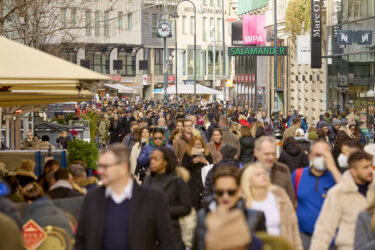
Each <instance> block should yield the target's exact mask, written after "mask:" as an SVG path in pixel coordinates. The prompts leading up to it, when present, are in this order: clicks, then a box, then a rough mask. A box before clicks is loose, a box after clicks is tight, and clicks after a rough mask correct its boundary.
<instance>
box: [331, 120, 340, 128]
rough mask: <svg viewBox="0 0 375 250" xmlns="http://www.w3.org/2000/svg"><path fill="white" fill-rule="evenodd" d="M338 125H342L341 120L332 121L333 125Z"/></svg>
mask: <svg viewBox="0 0 375 250" xmlns="http://www.w3.org/2000/svg"><path fill="white" fill-rule="evenodd" d="M336 125H341V121H340V120H335V121H334V122H332V127H334V126H336Z"/></svg>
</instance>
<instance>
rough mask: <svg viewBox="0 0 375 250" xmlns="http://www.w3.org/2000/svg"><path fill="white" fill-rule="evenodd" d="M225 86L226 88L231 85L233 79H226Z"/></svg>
mask: <svg viewBox="0 0 375 250" xmlns="http://www.w3.org/2000/svg"><path fill="white" fill-rule="evenodd" d="M226 86H227V88H231V87H233V80H226Z"/></svg>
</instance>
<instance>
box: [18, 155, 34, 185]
mask: <svg viewBox="0 0 375 250" xmlns="http://www.w3.org/2000/svg"><path fill="white" fill-rule="evenodd" d="M34 172H35V161H33V160H30V159H26V160H22V162H21V167H20V168H19V169H17V171H16V177H17V179H18V181H19V182H20V185H21V187H24V186H26V185H27V184H28V183H31V182H34V181H36V180H37V179H38V178H37V177H36V175H35V173H34Z"/></svg>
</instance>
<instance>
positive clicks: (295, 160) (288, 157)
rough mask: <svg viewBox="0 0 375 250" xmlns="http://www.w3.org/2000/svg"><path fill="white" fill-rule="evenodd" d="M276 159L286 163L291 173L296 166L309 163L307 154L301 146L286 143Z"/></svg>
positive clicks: (303, 165) (299, 166)
mask: <svg viewBox="0 0 375 250" xmlns="http://www.w3.org/2000/svg"><path fill="white" fill-rule="evenodd" d="M278 161H279V162H281V163H284V164H285V165H287V166H288V167H289V170H290V172H291V173H293V171H294V170H296V169H297V168H301V167H306V166H309V165H310V162H309V158H308V156H307V154H305V152H304V151H302V149H301V148H299V147H295V146H294V145H291V144H289V145H287V146H286V148H285V150H283V151H282V152H281V154H280V157H279V160H278Z"/></svg>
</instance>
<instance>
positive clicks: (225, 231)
mask: <svg viewBox="0 0 375 250" xmlns="http://www.w3.org/2000/svg"><path fill="white" fill-rule="evenodd" d="M206 227H207V234H206V247H207V249H208V250H215V249H227V248H229V249H230V248H238V247H244V246H247V245H249V244H250V242H251V234H250V230H249V228H248V226H247V224H246V218H245V215H244V213H243V212H242V211H241V210H240V209H233V210H227V209H225V208H224V207H219V208H218V209H217V210H216V211H214V212H211V213H209V214H208V215H207V218H206Z"/></svg>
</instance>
